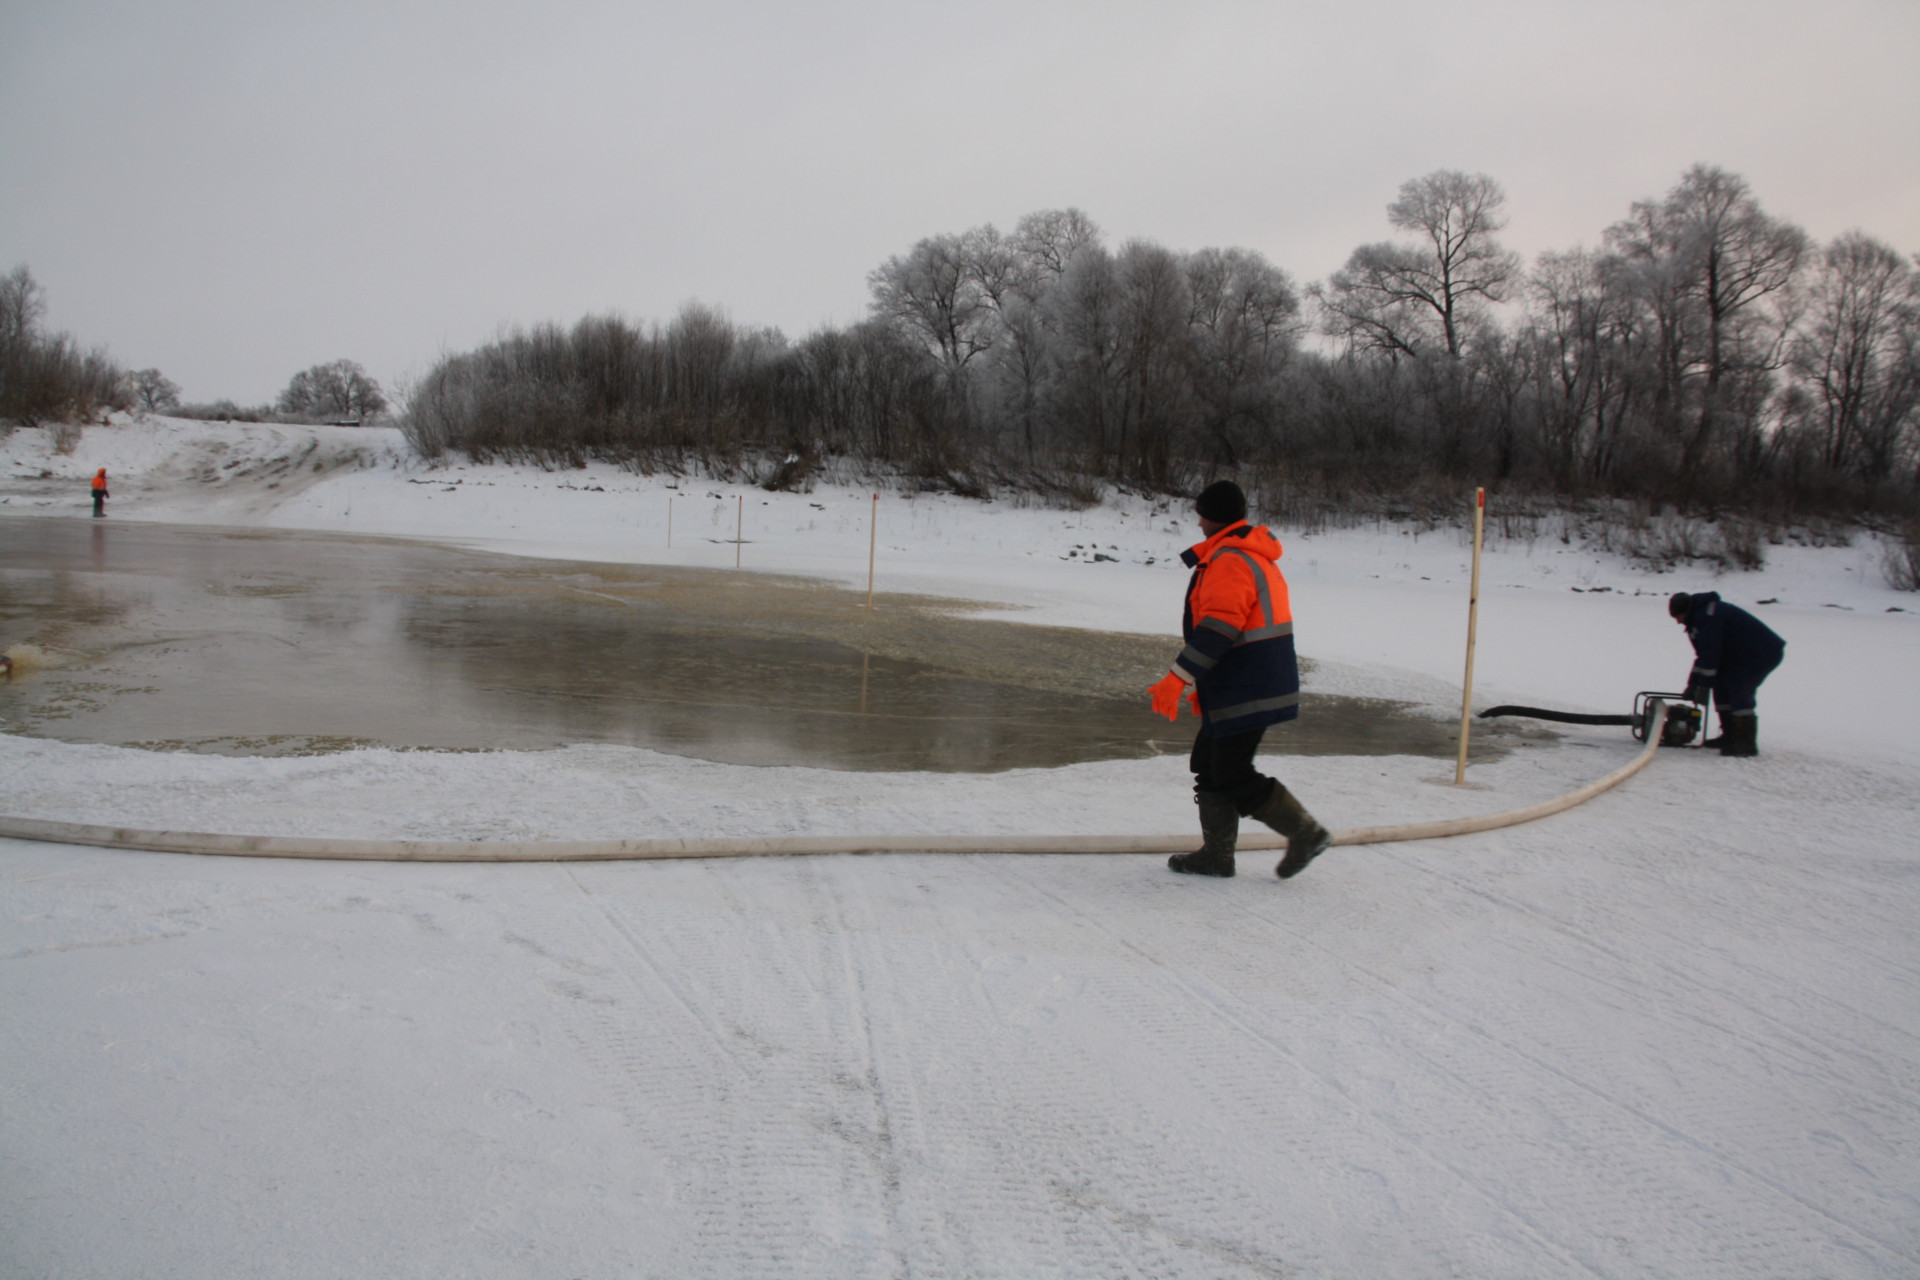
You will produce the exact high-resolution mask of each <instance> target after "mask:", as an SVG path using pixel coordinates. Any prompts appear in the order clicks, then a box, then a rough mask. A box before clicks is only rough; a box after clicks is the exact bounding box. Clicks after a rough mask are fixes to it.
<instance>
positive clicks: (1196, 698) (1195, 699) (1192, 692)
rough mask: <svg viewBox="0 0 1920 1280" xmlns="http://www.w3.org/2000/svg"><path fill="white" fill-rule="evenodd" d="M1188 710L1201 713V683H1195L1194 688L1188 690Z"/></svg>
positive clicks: (1197, 713) (1196, 713)
mask: <svg viewBox="0 0 1920 1280" xmlns="http://www.w3.org/2000/svg"><path fill="white" fill-rule="evenodd" d="M1187 710H1189V711H1191V712H1193V714H1195V715H1199V714H1200V686H1199V685H1194V686H1193V688H1191V689H1189V690H1187Z"/></svg>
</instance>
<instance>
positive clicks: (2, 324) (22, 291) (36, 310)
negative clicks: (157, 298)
mask: <svg viewBox="0 0 1920 1280" xmlns="http://www.w3.org/2000/svg"><path fill="white" fill-rule="evenodd" d="M46 310H47V303H46V292H45V291H44V290H43V289H42V288H41V287H40V285H39V283H38V282H37V281H36V280H34V278H33V273H32V272H30V271H28V270H27V268H26V267H24V266H22V267H15V268H14V269H13V270H12V271H10V272H8V273H7V274H6V275H4V276H0V422H14V423H21V424H24V425H27V426H38V425H40V424H42V423H76V422H82V421H85V420H87V419H90V418H93V417H95V416H96V415H98V414H102V413H105V412H107V411H109V410H113V409H126V408H130V407H131V406H132V404H133V398H132V392H131V389H130V387H129V384H128V382H127V375H126V371H125V370H124V369H122V368H120V366H119V365H117V364H115V363H114V362H113V360H112V358H111V357H109V356H108V355H107V354H106V352H104V351H100V350H97V349H96V350H90V351H83V350H82V349H81V348H80V345H79V344H78V343H76V342H75V341H74V340H73V338H72V337H71V336H69V335H67V334H64V333H48V332H46V331H45V330H44V329H43V328H42V327H41V324H40V321H41V318H42V317H43V316H45V314H46Z"/></svg>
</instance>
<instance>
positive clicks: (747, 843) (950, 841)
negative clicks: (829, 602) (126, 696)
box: [0, 733, 1660, 862]
mask: <svg viewBox="0 0 1920 1280" xmlns="http://www.w3.org/2000/svg"><path fill="white" fill-rule="evenodd" d="M1659 747H1660V735H1659V734H1658V733H1649V734H1648V735H1647V744H1646V746H1645V747H1644V748H1642V750H1641V752H1640V754H1639V755H1637V756H1635V757H1634V758H1633V759H1632V760H1630V761H1628V762H1627V763H1626V764H1624V765H1622V766H1620V767H1619V768H1618V769H1615V770H1614V771H1613V772H1612V773H1609V774H1607V775H1606V776H1605V777H1604V778H1598V779H1596V780H1594V781H1592V782H1589V783H1588V784H1587V785H1586V786H1584V787H1581V788H1580V789H1579V790H1577V791H1569V792H1568V793H1567V794H1566V795H1563V796H1557V797H1555V798H1554V799H1551V800H1543V801H1541V802H1540V803H1538V804H1530V805H1527V806H1526V807H1524V808H1520V809H1507V810H1504V811H1502V812H1500V813H1487V814H1481V815H1479V816H1477V817H1470V818H1447V819H1443V820H1441V821H1438V822H1408V823H1402V824H1399V825H1397V826H1381V827H1352V828H1349V829H1347V830H1345V831H1336V832H1334V833H1333V843H1334V844H1337V845H1343V844H1387V843H1390V842H1392V841H1396V840H1436V839H1440V838H1442V837H1445V836H1459V835H1467V834H1469V833H1470V832H1474V831H1492V830H1494V829H1495V828H1497V827H1511V826H1516V825H1518V824H1520V823H1523V822H1533V821H1535V820H1536V819H1539V818H1545V817H1548V816H1549V815H1551V814H1556V813H1559V812H1561V811H1562V810H1565V809H1571V808H1573V807H1574V806H1575V805H1577V804H1581V803H1584V802H1585V801H1588V800H1591V799H1592V798H1593V797H1595V796H1597V795H1599V794H1600V793H1601V792H1602V791H1606V790H1608V789H1609V788H1612V787H1615V786H1618V785H1619V784H1620V783H1622V782H1625V781H1626V780H1627V779H1628V778H1631V777H1632V776H1633V775H1634V774H1636V773H1638V772H1640V770H1642V769H1644V768H1646V766H1647V762H1648V761H1650V760H1651V759H1653V753H1654V752H1655V751H1657V750H1658V749H1659ZM0 837H6V838H9V839H14V840H40V841H46V842H49V843H53V844H82V845H90V846H92V847H95V848H100V849H138V850H144V851H147V852H152V853H201V854H214V855H220V856H226V857H239V858H328V859H338V860H342V861H359V862H626V861H637V860H641V859H648V858H752V857H781V856H787V857H792V856H799V855H807V854H829V853H1178V852H1184V851H1186V850H1187V849H1188V848H1189V846H1191V845H1192V844H1193V840H1194V837H1193V836H1192V835H1190V834H1189V835H1151V836H1069V835H1060V836H930V835H902V836H764V837H742V838H739V839H720V840H684V839H673V838H668V839H651V840H336V839H330V838H326V837H316V836H237V835H223V834H218V833H212V832H198V831H143V830H140V829H138V828H134V827H109V826H99V825H94V824H91V823H85V822H49V821H44V820H42V819H39V818H11V817H5V816H0ZM1286 844H1287V842H1286V839H1285V838H1284V837H1282V836H1275V835H1267V834H1264V833H1262V834H1258V835H1256V834H1252V833H1248V834H1246V835H1243V836H1242V837H1241V839H1240V848H1241V849H1242V850H1244V851H1248V852H1258V851H1262V850H1277V849H1284V848H1285V847H1286Z"/></svg>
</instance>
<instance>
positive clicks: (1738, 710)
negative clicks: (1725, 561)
mask: <svg viewBox="0 0 1920 1280" xmlns="http://www.w3.org/2000/svg"><path fill="white" fill-rule="evenodd" d="M1667 612H1668V614H1670V615H1671V616H1672V618H1673V620H1674V621H1675V622H1677V623H1679V624H1680V625H1681V626H1683V627H1685V628H1686V629H1687V639H1688V640H1690V641H1692V642H1693V669H1692V670H1691V671H1689V672H1688V673H1687V697H1689V698H1691V699H1693V700H1694V701H1695V702H1705V701H1706V700H1707V695H1708V694H1709V693H1711V694H1712V695H1713V705H1714V709H1715V710H1716V711H1718V712H1719V714H1720V736H1719V737H1718V738H1709V739H1708V740H1707V741H1706V742H1705V743H1703V744H1702V745H1703V746H1709V747H1712V746H1718V747H1719V748H1720V754H1721V755H1723V756H1752V755H1758V754H1759V753H1760V747H1759V738H1760V711H1759V705H1758V699H1757V697H1756V695H1757V693H1758V691H1759V689H1760V684H1761V682H1762V681H1763V680H1765V679H1766V678H1767V677H1768V676H1770V675H1772V674H1773V669H1774V668H1775V667H1777V666H1779V665H1780V659H1782V658H1784V657H1785V656H1786V653H1787V642H1786V641H1785V640H1782V639H1781V638H1780V637H1779V636H1778V635H1776V634H1774V630H1773V628H1772V627H1769V626H1768V625H1767V624H1766V623H1764V622H1762V621H1760V619H1758V618H1756V617H1754V616H1753V615H1752V614H1750V613H1748V612H1747V611H1746V610H1745V609H1742V608H1740V607H1739V606H1737V605H1731V604H1728V603H1727V602H1726V601H1725V600H1722V599H1721V598H1720V595H1719V593H1718V592H1715V591H1702V592H1700V593H1698V594H1697V595H1689V594H1687V593H1686V592H1684V591H1676V592H1675V593H1674V594H1673V598H1672V599H1671V600H1669V601H1667Z"/></svg>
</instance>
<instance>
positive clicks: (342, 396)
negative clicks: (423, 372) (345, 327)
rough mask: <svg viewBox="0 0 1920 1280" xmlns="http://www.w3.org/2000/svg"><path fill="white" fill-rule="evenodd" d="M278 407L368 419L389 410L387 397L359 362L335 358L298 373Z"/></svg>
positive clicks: (298, 412)
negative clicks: (327, 362) (328, 362)
mask: <svg viewBox="0 0 1920 1280" xmlns="http://www.w3.org/2000/svg"><path fill="white" fill-rule="evenodd" d="M276 407H277V408H278V409H279V410H280V412H282V413H287V414H294V415H296V416H299V417H309V418H332V419H337V420H348V421H353V422H366V421H367V420H369V419H371V418H377V417H379V416H380V415H381V414H382V413H384V412H386V409H387V398H386V396H385V395H383V394H381V391H380V384H379V383H378V382H375V381H374V380H373V379H372V378H370V377H368V376H367V371H366V370H365V369H363V368H361V367H360V365H359V364H358V363H356V362H355V361H352V360H335V361H333V362H332V363H330V364H317V365H314V366H313V367H312V368H311V369H305V370H302V371H301V372H299V373H296V374H294V375H293V380H292V381H291V382H289V383H287V389H286V390H285V391H282V392H281V393H280V398H279V400H278V401H277V403H276Z"/></svg>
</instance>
